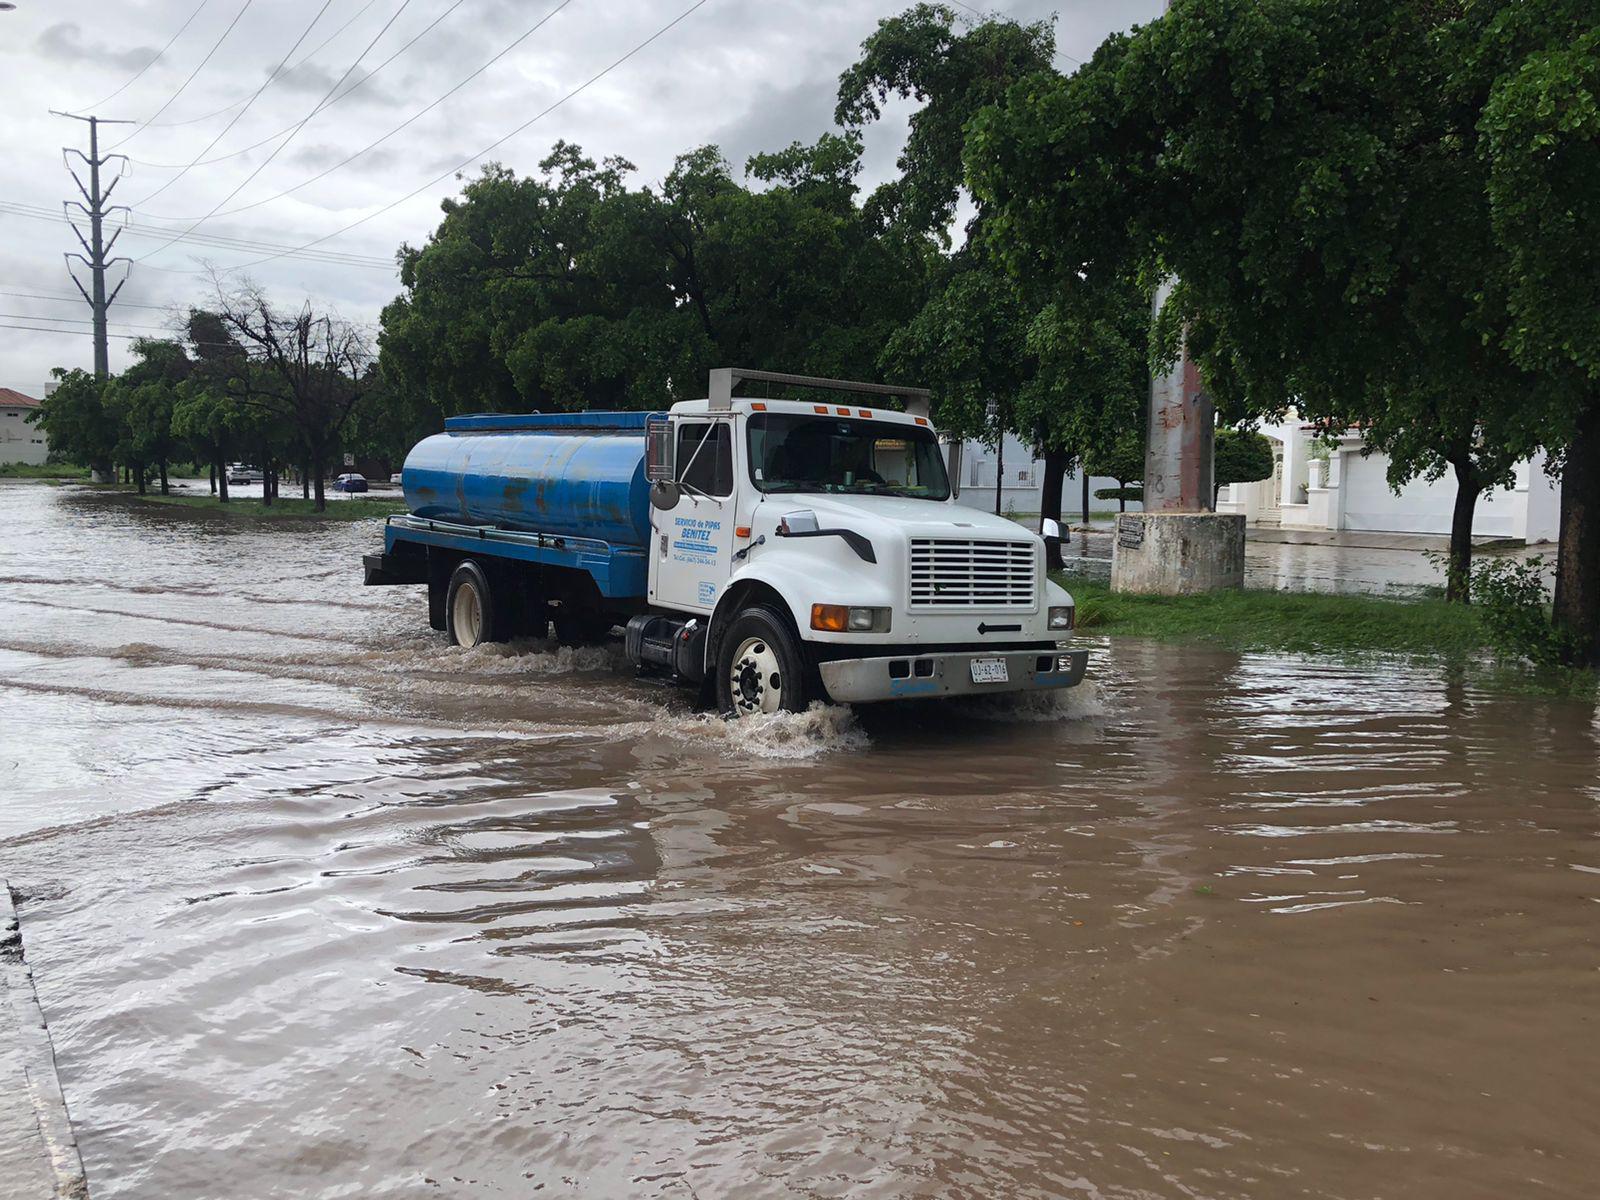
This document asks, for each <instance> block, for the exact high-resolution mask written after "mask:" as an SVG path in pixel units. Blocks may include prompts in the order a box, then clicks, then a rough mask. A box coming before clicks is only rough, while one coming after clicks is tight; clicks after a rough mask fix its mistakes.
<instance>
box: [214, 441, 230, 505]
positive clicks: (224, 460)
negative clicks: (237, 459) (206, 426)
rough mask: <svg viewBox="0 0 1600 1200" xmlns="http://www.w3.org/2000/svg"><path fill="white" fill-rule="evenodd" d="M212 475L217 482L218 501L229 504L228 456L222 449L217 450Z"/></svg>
mask: <svg viewBox="0 0 1600 1200" xmlns="http://www.w3.org/2000/svg"><path fill="white" fill-rule="evenodd" d="M211 473H212V475H214V476H216V480H217V499H218V500H220V501H222V503H224V504H226V503H227V502H228V456H227V454H225V453H224V452H223V450H222V449H221V447H218V449H217V461H216V462H214V463H212V464H211Z"/></svg>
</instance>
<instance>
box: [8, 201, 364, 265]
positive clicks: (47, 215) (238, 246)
mask: <svg viewBox="0 0 1600 1200" xmlns="http://www.w3.org/2000/svg"><path fill="white" fill-rule="evenodd" d="M0 215H7V216H14V217H23V218H25V219H27V220H31V221H49V222H52V223H66V224H71V220H70V218H68V217H66V216H64V215H63V214H61V213H58V212H52V211H51V210H50V209H47V208H38V207H36V206H34V205H29V204H19V203H16V202H13V201H7V200H0ZM174 232H175V231H174V230H172V229H162V228H159V227H157V226H146V225H139V224H136V223H134V222H133V221H132V220H129V221H128V222H127V223H126V224H124V225H122V226H121V227H119V229H118V233H119V234H120V233H127V234H128V235H129V236H130V237H137V238H150V239H160V238H170V237H171V236H172V234H173V233H174ZM191 240H192V241H194V242H197V243H199V244H201V245H205V246H211V247H213V248H215V249H219V250H241V251H244V252H245V253H248V254H254V253H259V252H261V251H262V250H287V251H293V250H294V247H293V246H286V245H284V244H283V243H282V242H270V241H265V240H263V239H260V238H243V237H230V236H227V235H225V234H214V233H197V234H195V235H193V237H192V238H191ZM312 254H313V255H316V256H317V257H316V258H315V259H314V261H320V262H328V263H331V264H334V265H339V266H351V267H377V268H382V269H383V270H393V269H394V262H393V260H392V259H386V258H383V257H381V256H379V255H374V254H354V253H350V252H347V251H343V250H320V251H313V252H312ZM301 257H306V258H310V257H311V256H310V255H305V256H301ZM156 269H158V270H159V269H164V268H156Z"/></svg>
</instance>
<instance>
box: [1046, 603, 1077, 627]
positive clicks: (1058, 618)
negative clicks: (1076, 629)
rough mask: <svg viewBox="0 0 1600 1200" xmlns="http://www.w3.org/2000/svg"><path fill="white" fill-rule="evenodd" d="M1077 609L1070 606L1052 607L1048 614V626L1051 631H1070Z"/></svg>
mask: <svg viewBox="0 0 1600 1200" xmlns="http://www.w3.org/2000/svg"><path fill="white" fill-rule="evenodd" d="M1076 612H1077V609H1076V608H1074V606H1073V605H1071V604H1063V605H1060V606H1056V605H1052V606H1051V607H1050V613H1049V624H1050V628H1051V629H1053V630H1062V629H1071V628H1072V622H1073V618H1074V615H1075V614H1076Z"/></svg>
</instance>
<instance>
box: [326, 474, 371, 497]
mask: <svg viewBox="0 0 1600 1200" xmlns="http://www.w3.org/2000/svg"><path fill="white" fill-rule="evenodd" d="M333 490H334V491H336V492H364V491H366V490H367V477H366V476H365V475H359V474H357V473H356V472H354V471H351V472H350V473H348V474H346V475H341V476H339V478H337V479H335V480H334V481H333Z"/></svg>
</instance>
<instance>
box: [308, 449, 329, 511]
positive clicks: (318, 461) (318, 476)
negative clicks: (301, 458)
mask: <svg viewBox="0 0 1600 1200" xmlns="http://www.w3.org/2000/svg"><path fill="white" fill-rule="evenodd" d="M311 473H312V474H313V475H314V476H315V479H313V480H312V486H313V487H314V488H315V489H316V492H317V497H316V499H317V502H316V504H314V505H312V508H313V509H314V510H315V511H316V512H327V511H328V497H327V494H326V493H325V492H324V491H323V489H322V475H323V471H322V455H320V454H316V455H313V456H312V459H311Z"/></svg>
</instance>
